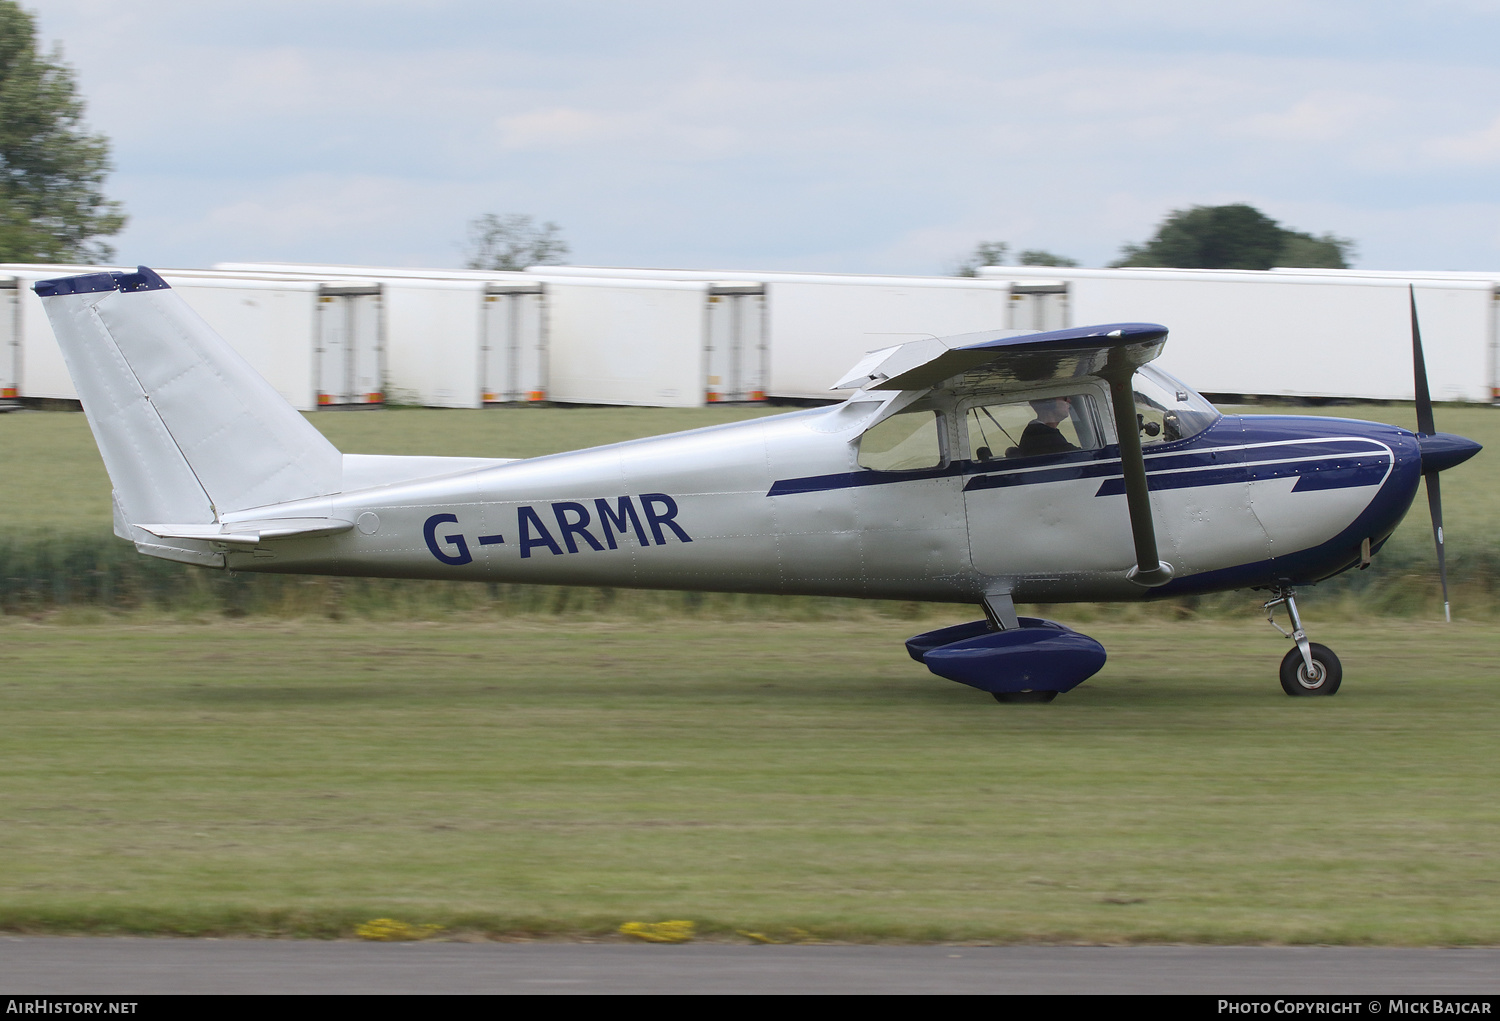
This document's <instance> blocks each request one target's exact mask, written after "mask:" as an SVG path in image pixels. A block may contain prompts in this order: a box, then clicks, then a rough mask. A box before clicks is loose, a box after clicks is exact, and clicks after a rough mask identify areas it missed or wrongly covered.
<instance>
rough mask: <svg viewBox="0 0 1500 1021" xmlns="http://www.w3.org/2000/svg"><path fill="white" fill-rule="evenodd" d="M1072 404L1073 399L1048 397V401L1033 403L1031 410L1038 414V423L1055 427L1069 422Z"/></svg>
mask: <svg viewBox="0 0 1500 1021" xmlns="http://www.w3.org/2000/svg"><path fill="white" fill-rule="evenodd" d="M1071 403H1072V402H1071V399H1070V398H1067V397H1048V398H1047V399H1046V400H1042V401H1032V402H1031V408H1032V410H1033V411H1035V412H1036V420H1037V421H1038V422H1041V423H1042V424H1043V425H1052V426H1055V425H1058V424H1059V423H1061V422H1064V421H1066V420H1067V417H1068V409H1069V407H1070V406H1071Z"/></svg>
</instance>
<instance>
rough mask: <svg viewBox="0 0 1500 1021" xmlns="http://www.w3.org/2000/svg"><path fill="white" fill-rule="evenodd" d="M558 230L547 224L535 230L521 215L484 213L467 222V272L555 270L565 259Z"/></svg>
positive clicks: (532, 223)
mask: <svg viewBox="0 0 1500 1021" xmlns="http://www.w3.org/2000/svg"><path fill="white" fill-rule="evenodd" d="M561 230H562V228H561V227H559V226H558V225H557V224H555V223H552V222H551V221H548V222H547V223H544V224H542V225H540V226H538V225H537V224H536V223H535V221H533V220H532V218H531V217H529V216H526V215H524V214H522V213H504V214H502V215H499V216H497V215H495V214H494V213H485V214H484V215H483V216H478V217H475V218H474V219H472V220H470V221H469V254H468V259H467V260H466V261H465V262H464V265H465V266H467V267H468V268H469V269H525V268H526V267H527V266H559V265H561V264H562V261H563V259H565V258H566V257H567V255H568V243H567V242H566V241H564V240H563V239H562V238H561V237H560V236H559V234H560V232H561Z"/></svg>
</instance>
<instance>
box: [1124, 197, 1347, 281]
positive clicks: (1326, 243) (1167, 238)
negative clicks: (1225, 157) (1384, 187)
mask: <svg viewBox="0 0 1500 1021" xmlns="http://www.w3.org/2000/svg"><path fill="white" fill-rule="evenodd" d="M1353 255H1354V242H1353V241H1350V240H1349V239H1348V238H1340V237H1336V236H1334V235H1332V234H1324V235H1322V236H1320V237H1314V236H1313V235H1311V234H1307V233H1304V232H1302V231H1296V230H1290V229H1288V228H1286V227H1283V226H1281V224H1279V223H1277V222H1276V221H1275V220H1273V219H1271V218H1270V217H1269V216H1267V215H1266V214H1265V213H1262V212H1261V211H1260V210H1259V209H1256V208H1255V207H1254V206H1249V205H1246V204H1245V203H1243V202H1236V203H1233V204H1230V205H1227V206H1193V207H1191V208H1190V209H1174V210H1172V213H1171V215H1169V216H1168V217H1167V218H1166V219H1165V220H1163V221H1162V222H1161V225H1160V226H1158V227H1157V228H1156V234H1155V235H1154V236H1153V237H1152V238H1151V239H1150V240H1149V241H1147V242H1145V243H1144V244H1140V245H1125V246H1124V248H1123V249H1122V250H1121V252H1120V258H1119V259H1117V260H1115V261H1114V262H1112V263H1110V265H1112V266H1164V267H1174V268H1178V269H1270V268H1271V267H1272V266H1307V267H1320V268H1328V269H1345V268H1347V267H1348V265H1349V262H1348V260H1349V259H1350V258H1352V257H1353Z"/></svg>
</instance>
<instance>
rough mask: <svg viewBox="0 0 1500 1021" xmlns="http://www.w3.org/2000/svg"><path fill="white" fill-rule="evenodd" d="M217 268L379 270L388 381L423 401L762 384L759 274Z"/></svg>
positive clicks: (690, 403)
mask: <svg viewBox="0 0 1500 1021" xmlns="http://www.w3.org/2000/svg"><path fill="white" fill-rule="evenodd" d="M554 268H557V267H538V269H539V270H550V269H554ZM216 271H218V272H225V273H253V274H259V273H270V274H277V275H288V274H291V275H304V276H308V277H319V278H326V277H330V276H337V275H341V274H349V275H354V274H359V275H362V276H365V277H369V278H373V279H376V280H379V281H380V283H381V285H382V287H383V288H384V292H385V295H386V300H387V304H388V306H389V323H388V331H387V345H388V351H389V362H388V363H389V367H390V385H391V387H392V389H393V390H394V391H395V392H396V393H397V394H398V395H399V396H401V398H402V399H403V400H411V401H413V402H415V403H420V404H425V405H429V406H434V407H478V406H480V405H482V404H503V403H513V402H519V401H537V400H544V399H545V400H552V401H558V402H562V403H580V404H622V405H646V406H659V407H661V406H665V407H673V406H682V407H696V406H699V405H702V404H704V403H707V402H711V401H715V400H741V399H746V400H748V399H763V397H764V392H763V391H764V370H763V361H764V352H763V350H762V348H763V344H762V343H761V340H760V332H759V331H760V320H761V315H760V304H759V302H760V297H759V296H760V293H761V290H762V289H761V288H760V287H759V286H758V285H753V284H752V285H734V284H729V285H725V286H723V287H711V286H709V285H708V284H704V283H682V284H678V283H674V282H672V281H659V280H641V279H620V278H606V277H603V276H600V275H598V274H584V275H565V276H561V277H556V276H551V275H548V274H546V273H543V272H538V273H512V272H507V271H481V270H430V269H427V270H424V269H399V268H383V267H382V268H375V267H356V266H319V265H298V264H289V263H220V264H218V266H217V267H216Z"/></svg>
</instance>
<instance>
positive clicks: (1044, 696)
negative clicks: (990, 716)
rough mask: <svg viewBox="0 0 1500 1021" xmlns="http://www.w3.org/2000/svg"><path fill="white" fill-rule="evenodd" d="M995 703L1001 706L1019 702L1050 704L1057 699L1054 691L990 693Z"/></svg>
mask: <svg viewBox="0 0 1500 1021" xmlns="http://www.w3.org/2000/svg"><path fill="white" fill-rule="evenodd" d="M990 694H991V695H994V696H995V701H996V702H999V703H1001V704H1002V705H1013V704H1015V703H1019V702H1051V701H1052V700H1053V699H1054V698H1056V697H1057V692H1055V691H992V692H990Z"/></svg>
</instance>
